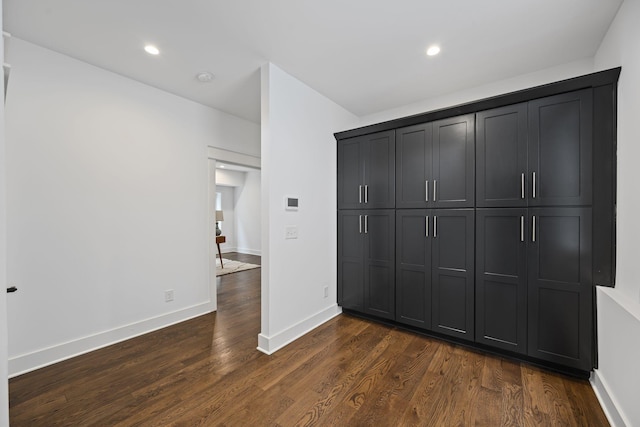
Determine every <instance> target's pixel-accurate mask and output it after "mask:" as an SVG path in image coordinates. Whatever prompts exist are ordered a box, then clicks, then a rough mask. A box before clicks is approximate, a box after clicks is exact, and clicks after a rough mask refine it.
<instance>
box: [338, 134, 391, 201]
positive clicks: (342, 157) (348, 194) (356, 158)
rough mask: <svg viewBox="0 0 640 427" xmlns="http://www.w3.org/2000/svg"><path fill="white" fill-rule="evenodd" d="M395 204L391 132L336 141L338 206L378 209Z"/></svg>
mask: <svg viewBox="0 0 640 427" xmlns="http://www.w3.org/2000/svg"><path fill="white" fill-rule="evenodd" d="M394 205H395V132H394V131H387V132H380V133H376V134H370V135H363V136H359V137H355V138H349V139H345V140H342V141H339V142H338V208H339V209H382V208H393V207H394Z"/></svg>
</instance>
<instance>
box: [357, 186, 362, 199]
mask: <svg viewBox="0 0 640 427" xmlns="http://www.w3.org/2000/svg"><path fill="white" fill-rule="evenodd" d="M358 203H362V185H358Z"/></svg>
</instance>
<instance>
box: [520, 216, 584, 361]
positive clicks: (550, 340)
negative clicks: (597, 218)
mask: <svg viewBox="0 0 640 427" xmlns="http://www.w3.org/2000/svg"><path fill="white" fill-rule="evenodd" d="M529 216H530V220H531V240H530V242H529V249H528V252H529V255H528V261H529V264H528V289H529V295H528V298H529V324H528V338H529V340H528V341H529V343H528V344H529V345H528V354H529V355H530V356H533V357H536V358H538V359H542V360H547V361H549V362H554V363H558V364H561V365H564V366H570V367H573V368H577V369H582V370H590V369H591V368H592V367H593V335H592V334H593V293H594V288H593V284H592V277H591V276H592V273H591V251H592V244H591V238H592V234H591V233H592V230H591V225H592V224H591V208H584V207H583V208H566V207H561V208H530V209H529Z"/></svg>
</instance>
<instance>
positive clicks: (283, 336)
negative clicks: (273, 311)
mask: <svg viewBox="0 0 640 427" xmlns="http://www.w3.org/2000/svg"><path fill="white" fill-rule="evenodd" d="M340 313H342V308H340V307H338V305H337V304H334V305H332V306H331V307H329V308H326V309H324V310H322V311H320V312H318V313H316V314H314V315H312V316H310V317H307V318H306V319H304V320H303V321H301V322H299V323H296V324H295V325H293V326H291V327H289V328H287V329H285V330H284V331H281V332H278V333H277V334H275V335H273V336H270V337H268V336H265V335H263V334H259V335H258V350H259V351H261V352H263V353H265V354H273V353H275V352H276V351H278V350H280V349H281V348H282V347H284V346H286V345H287V344H290V343H292V342H293V341H295V340H297V339H298V338H300V337H301V336H303V335H304V334H306V333H308V332H309V331H312V330H313V329H315V328H317V327H318V326H320V325H322V324H323V323H325V322H327V321H329V320H331V319H333V318H334V317H336V316H337V315H339V314H340Z"/></svg>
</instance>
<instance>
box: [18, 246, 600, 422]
mask: <svg viewBox="0 0 640 427" xmlns="http://www.w3.org/2000/svg"><path fill="white" fill-rule="evenodd" d="M226 257H228V258H231V259H239V260H242V261H247V262H253V263H259V262H260V259H259V258H258V257H253V256H250V255H241V254H225V258H226ZM217 280H218V308H219V310H218V312H217V313H213V314H208V315H204V316H200V317H198V318H195V319H192V320H189V321H186V322H183V323H180V324H178V325H174V326H171V327H168V328H165V329H162V330H159V331H156V332H152V333H149V334H146V335H143V336H141V337H138V338H134V339H131V340H128V341H125V342H122V343H119V344H115V345H112V346H110V347H107V348H104V349H101V350H97V351H94V352H91V353H88V354H85V355H82V356H79V357H76V358H73V359H70V360H67V361H64V362H60V363H57V364H55V365H52V366H49V367H46V368H43V369H39V370H37V371H34V372H31V373H28V374H25V375H22V376H19V377H16V378H13V379H12V380H11V381H10V417H11V425H12V426H14V427H17V426H55V425H64V426H89V425H96V426H113V425H122V426H132V425H144V426H147V425H152V426H153V425H157V426H166V425H181V426H196V425H207V426H208V425H226V426H276V425H279V426H298V425H317V426H404V425H414V426H499V425H509V426H534V425H535V426H560V425H562V426H565V425H566V426H606V425H608V423H607V420H606V418H605V416H604V413H603V412H602V409H601V408H600V406H599V404H598V401H597V399H596V397H595V395H594V393H593V391H592V389H591V387H590V386H589V383H588V382H587V381H584V380H578V379H573V378H568V377H565V376H562V375H558V374H554V373H551V372H548V371H545V370H542V369H539V368H536V367H532V366H530V365H527V364H524V363H517V362H513V361H510V360H507V359H503V358H500V357H496V356H492V355H485V354H480V353H477V352H474V351H470V350H468V349H466V348H464V347H461V346H457V345H453V344H449V343H446V342H441V341H438V340H435V339H431V338H428V337H425V336H421V335H418V334H415V333H411V332H407V331H404V330H401V329H397V328H393V327H389V326H385V325H381V324H378V323H374V322H370V321H367V320H362V319H359V318H355V317H351V316H347V315H341V316H338V317H336V318H334V319H333V320H331V321H329V322H327V323H325V324H324V325H322V326H321V327H319V328H317V329H315V330H313V331H312V332H310V333H308V334H307V335H305V336H304V337H302V338H300V339H298V340H297V341H295V342H294V343H292V344H290V345H288V346H287V347H285V348H283V349H282V350H280V351H278V352H276V353H275V354H274V355H272V356H267V355H265V354H262V353H260V352H258V351H257V350H256V345H257V335H258V333H259V332H260V269H255V270H248V271H243V272H239V273H234V274H230V275H227V276H223V277H220V278H218V279H217Z"/></svg>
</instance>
